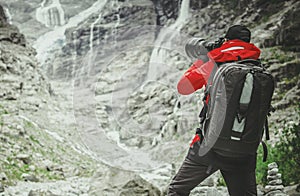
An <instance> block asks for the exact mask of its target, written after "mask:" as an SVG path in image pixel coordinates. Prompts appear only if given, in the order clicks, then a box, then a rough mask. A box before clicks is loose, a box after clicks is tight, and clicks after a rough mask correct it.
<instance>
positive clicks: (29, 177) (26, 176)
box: [21, 173, 39, 182]
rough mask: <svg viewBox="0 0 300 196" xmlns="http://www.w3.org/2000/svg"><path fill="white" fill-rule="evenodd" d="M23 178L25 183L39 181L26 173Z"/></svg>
mask: <svg viewBox="0 0 300 196" xmlns="http://www.w3.org/2000/svg"><path fill="white" fill-rule="evenodd" d="M21 178H23V180H24V181H29V182H38V181H39V179H38V178H37V177H36V176H34V175H32V174H26V173H24V174H22V175H21Z"/></svg>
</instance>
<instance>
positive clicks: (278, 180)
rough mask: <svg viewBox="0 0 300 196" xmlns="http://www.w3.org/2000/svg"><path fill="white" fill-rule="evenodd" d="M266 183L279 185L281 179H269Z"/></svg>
mask: <svg viewBox="0 0 300 196" xmlns="http://www.w3.org/2000/svg"><path fill="white" fill-rule="evenodd" d="M268 184H269V185H281V184H282V180H281V179H276V180H271V181H270V182H269V183H268Z"/></svg>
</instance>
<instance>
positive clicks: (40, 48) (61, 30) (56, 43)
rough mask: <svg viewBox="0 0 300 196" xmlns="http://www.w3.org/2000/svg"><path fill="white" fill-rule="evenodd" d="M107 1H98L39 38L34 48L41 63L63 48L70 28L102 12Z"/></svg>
mask: <svg viewBox="0 0 300 196" xmlns="http://www.w3.org/2000/svg"><path fill="white" fill-rule="evenodd" d="M106 2H107V0H98V1H97V2H95V3H94V4H93V5H92V6H91V7H89V8H88V9H86V10H84V11H82V12H80V13H79V14H77V15H75V16H73V17H72V18H70V19H69V20H68V22H67V23H66V24H64V25H63V26H59V27H56V28H55V29H54V30H53V31H50V32H48V33H46V34H44V35H43V36H41V37H39V38H38V39H37V40H36V42H35V43H34V45H33V46H34V48H35V49H36V51H37V59H38V60H39V62H40V63H42V64H43V63H44V62H45V61H46V59H47V57H48V56H50V55H49V53H50V51H52V50H54V49H57V48H61V47H62V45H63V44H64V43H65V31H66V29H68V28H72V27H76V26H77V25H78V24H79V23H80V22H82V21H84V20H86V19H87V18H88V17H89V16H90V15H92V14H93V13H96V12H101V10H102V9H103V8H104V5H105V4H106Z"/></svg>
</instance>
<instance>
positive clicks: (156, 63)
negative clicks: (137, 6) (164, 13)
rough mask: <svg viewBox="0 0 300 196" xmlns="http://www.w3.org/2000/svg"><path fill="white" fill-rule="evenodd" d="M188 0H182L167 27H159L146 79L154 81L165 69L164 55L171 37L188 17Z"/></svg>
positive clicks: (166, 52)
mask: <svg viewBox="0 0 300 196" xmlns="http://www.w3.org/2000/svg"><path fill="white" fill-rule="evenodd" d="M189 7H190V0H182V2H181V6H180V10H179V16H178V18H177V20H176V21H175V22H174V23H173V24H172V25H171V26H169V27H164V28H162V29H160V32H159V34H158V36H157V39H156V41H155V45H154V46H155V47H154V49H153V51H152V53H151V57H150V63H149V69H148V74H147V80H148V81H156V80H157V79H158V78H159V76H160V74H162V73H164V72H165V70H166V66H167V64H166V62H165V60H166V57H167V55H168V51H167V50H170V47H171V44H172V41H173V39H174V38H175V37H176V35H178V33H180V29H181V28H182V27H183V25H184V24H185V23H186V22H187V20H188V18H189Z"/></svg>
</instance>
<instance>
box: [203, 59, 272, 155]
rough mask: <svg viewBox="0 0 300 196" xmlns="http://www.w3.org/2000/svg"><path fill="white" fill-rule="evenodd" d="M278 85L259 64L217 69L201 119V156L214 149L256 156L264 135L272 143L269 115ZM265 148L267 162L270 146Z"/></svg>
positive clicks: (238, 63)
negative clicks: (276, 85)
mask: <svg viewBox="0 0 300 196" xmlns="http://www.w3.org/2000/svg"><path fill="white" fill-rule="evenodd" d="M274 83H275V82H274V78H273V76H272V75H271V74H270V73H269V72H268V71H266V70H265V69H264V67H263V66H262V65H261V63H260V61H258V60H252V59H246V60H241V61H236V62H230V63H224V64H221V65H219V66H218V65H215V67H214V70H213V71H212V73H211V75H210V78H209V81H208V83H207V87H206V90H205V96H204V99H203V100H204V107H203V109H202V111H201V113H200V115H199V116H200V125H201V126H200V128H198V129H197V130H198V131H197V132H198V133H199V132H200V133H201V135H202V136H203V140H202V142H201V146H202V147H201V148H200V149H199V155H200V156H201V155H204V154H206V153H207V152H208V151H209V150H210V149H213V150H214V151H218V152H222V155H224V156H231V157H236V156H245V155H249V154H255V153H256V151H257V148H258V145H259V144H260V142H261V141H262V136H263V133H264V131H265V132H266V137H267V139H269V133H268V128H267V127H268V126H267V115H268V114H269V112H270V111H271V109H272V107H271V100H272V95H273V92H274V85H275V84H274ZM207 98H208V99H207ZM207 100H208V101H207ZM264 127H265V128H264ZM263 147H264V152H265V156H264V161H265V159H266V156H267V155H266V154H267V151H266V145H265V144H263Z"/></svg>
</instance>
